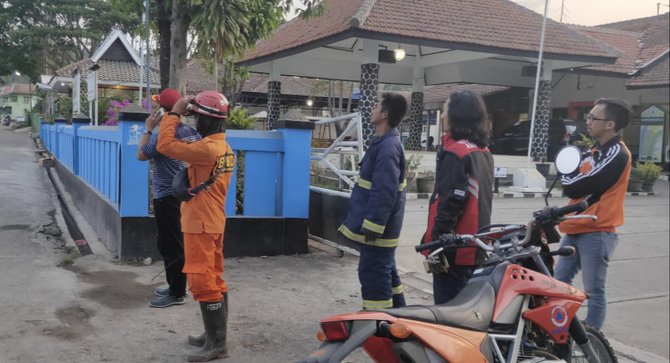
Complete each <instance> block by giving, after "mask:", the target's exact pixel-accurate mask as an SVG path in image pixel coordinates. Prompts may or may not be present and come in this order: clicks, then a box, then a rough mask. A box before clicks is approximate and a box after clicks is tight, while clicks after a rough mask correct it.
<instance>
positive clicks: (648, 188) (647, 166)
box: [636, 161, 662, 192]
mask: <svg viewBox="0 0 670 363" xmlns="http://www.w3.org/2000/svg"><path fill="white" fill-rule="evenodd" d="M636 167H637V168H639V169H640V170H641V173H642V191H644V192H653V191H654V183H656V180H658V176H659V175H661V170H662V168H661V167H660V166H658V165H656V164H655V163H654V162H652V161H645V162H644V163H642V164H640V163H638V164H637V165H636Z"/></svg>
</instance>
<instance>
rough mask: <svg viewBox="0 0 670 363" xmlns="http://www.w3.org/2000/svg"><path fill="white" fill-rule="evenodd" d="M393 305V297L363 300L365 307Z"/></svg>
mask: <svg viewBox="0 0 670 363" xmlns="http://www.w3.org/2000/svg"><path fill="white" fill-rule="evenodd" d="M392 307H393V299H388V300H363V309H388V308H392Z"/></svg>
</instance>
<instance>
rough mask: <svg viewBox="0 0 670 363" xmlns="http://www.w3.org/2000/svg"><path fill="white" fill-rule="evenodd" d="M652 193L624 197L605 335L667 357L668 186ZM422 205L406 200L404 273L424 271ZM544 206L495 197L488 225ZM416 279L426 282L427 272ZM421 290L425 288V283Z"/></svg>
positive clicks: (520, 219) (517, 219)
mask: <svg viewBox="0 0 670 363" xmlns="http://www.w3.org/2000/svg"><path fill="white" fill-rule="evenodd" d="M656 191H657V192H659V195H657V196H651V197H647V196H644V197H628V198H626V204H625V206H626V208H625V215H626V217H625V218H626V219H625V223H626V224H625V225H624V226H623V227H622V228H620V229H619V237H620V241H619V245H618V247H617V250H616V252H615V255H614V259H613V261H612V263H611V268H610V275H609V281H608V286H609V287H608V296H609V312H608V314H609V315H608V318H607V322H606V324H605V328H604V331H605V332H606V334H607V335H608V337H610V338H612V339H614V340H618V341H621V342H625V344H628V345H631V346H633V347H637V348H640V349H644V350H647V351H650V352H653V353H655V354H658V355H661V356H664V357H666V358H667V357H668V355H669V352H668V350H669V349H668V336H669V328H668V326H669V323H668V308H669V303H668V286H669V283H670V282H669V278H668V275H669V273H668V256H669V245H670V244H669V239H670V232H669V231H670V228H669V223H670V222H669V211H668V208H669V198H668V194H669V193H668V182H667V181H661V180H659V181H658V182H657V185H656ZM565 203H566V199H562V198H554V199H551V200H550V204H552V205H564V204H565ZM427 204H428V202H427V201H426V200H411V201H408V204H407V213H406V215H405V224H404V227H403V233H402V236H401V241H402V245H401V247H400V248H399V250H398V253H397V256H398V257H397V259H398V264H399V265H401V266H403V267H405V268H406V269H407V270H409V271H420V272H421V271H423V267H422V265H421V261H422V260H421V258H419V255H418V254H416V253H415V252H414V249H413V246H414V244H415V242H417V241H419V239H420V238H421V236H422V234H423V232H424V231H425V228H426V219H427ZM543 206H544V201H543V200H542V199H523V198H522V199H495V200H494V202H493V216H492V221H493V222H494V223H525V222H527V221H528V219H529V218H530V213H531V212H532V211H534V210H537V209H541V208H542V207H543ZM419 276H420V277H424V278H428V275H426V274H419ZM577 279H578V280H579V279H580V277H579V276H578V277H577ZM578 285H581V284H580V283H578ZM425 286H426V288H430V285H428V284H425Z"/></svg>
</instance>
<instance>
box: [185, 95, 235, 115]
mask: <svg viewBox="0 0 670 363" xmlns="http://www.w3.org/2000/svg"><path fill="white" fill-rule="evenodd" d="M228 105H229V103H228V99H227V98H226V96H224V95H223V94H221V93H219V92H216V91H202V92H200V93H198V94H197V95H196V96H195V98H194V99H193V100H192V101H191V103H190V104H189V106H188V109H189V110H190V111H192V112H195V113H199V114H201V115H206V116H211V117H216V118H227V117H228Z"/></svg>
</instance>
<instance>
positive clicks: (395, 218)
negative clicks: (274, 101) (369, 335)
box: [339, 128, 407, 309]
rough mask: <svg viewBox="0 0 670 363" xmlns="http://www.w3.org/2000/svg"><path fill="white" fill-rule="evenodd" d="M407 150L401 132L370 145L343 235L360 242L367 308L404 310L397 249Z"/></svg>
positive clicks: (341, 228) (341, 229) (373, 140)
mask: <svg viewBox="0 0 670 363" xmlns="http://www.w3.org/2000/svg"><path fill="white" fill-rule="evenodd" d="M406 184H407V183H406V181H405V152H404V150H403V148H402V143H401V142H400V134H399V133H398V130H397V129H395V128H393V129H391V130H390V131H389V132H387V133H386V134H385V135H382V136H376V137H374V138H373V139H372V140H371V141H370V146H369V148H368V150H367V152H366V153H365V157H363V160H362V161H361V163H360V172H359V178H358V182H357V183H356V186H355V187H354V189H353V191H352V192H351V199H350V201H349V214H348V215H347V218H346V219H345V220H344V223H343V224H342V225H341V226H340V228H339V232H340V233H341V234H342V235H343V236H344V237H346V238H347V239H349V240H351V241H354V242H358V243H360V253H361V256H360V260H359V263H358V279H359V281H360V283H361V292H362V295H363V308H364V309H385V308H390V307H401V306H405V297H404V295H403V289H402V284H401V283H400V278H399V277H398V271H397V269H396V265H395V249H396V247H398V238H399V237H400V229H401V228H402V220H403V216H404V214H405V186H406Z"/></svg>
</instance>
